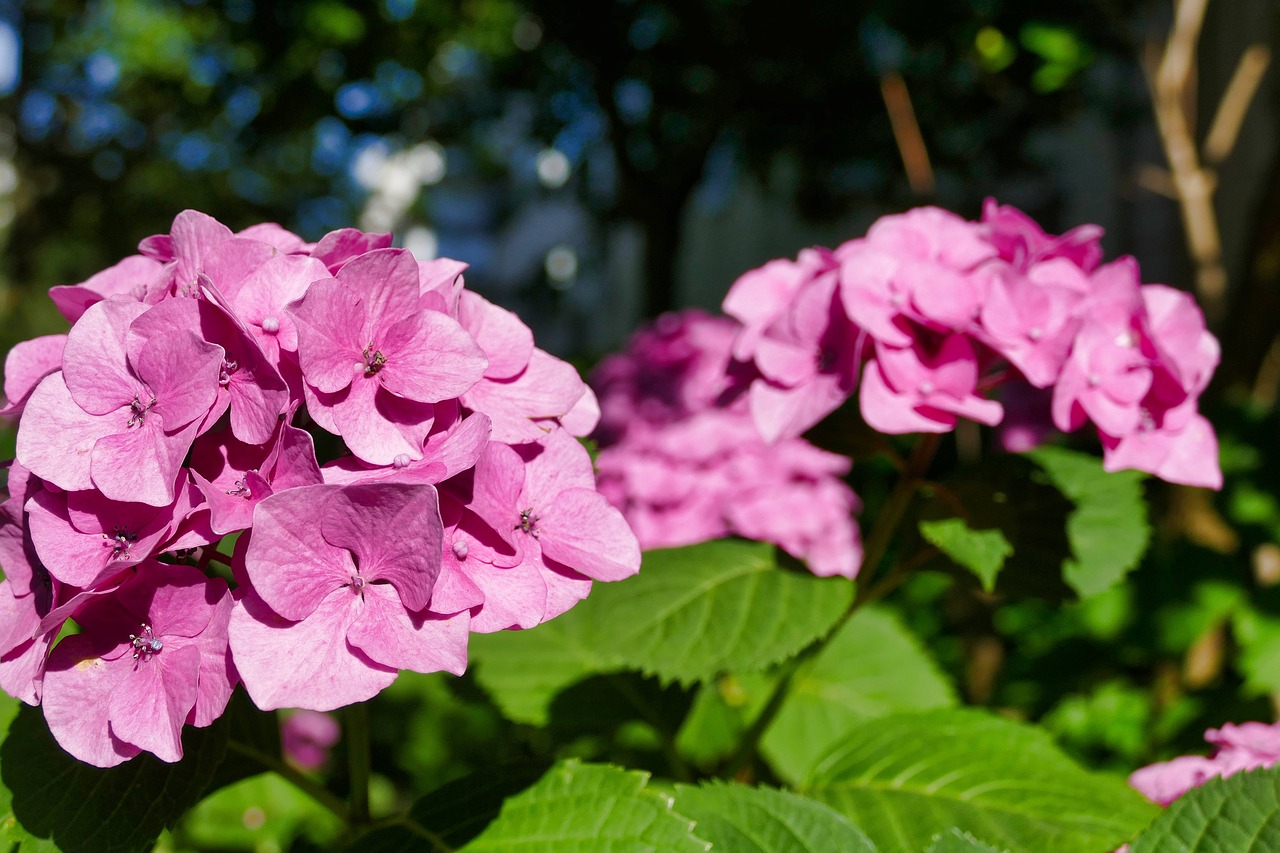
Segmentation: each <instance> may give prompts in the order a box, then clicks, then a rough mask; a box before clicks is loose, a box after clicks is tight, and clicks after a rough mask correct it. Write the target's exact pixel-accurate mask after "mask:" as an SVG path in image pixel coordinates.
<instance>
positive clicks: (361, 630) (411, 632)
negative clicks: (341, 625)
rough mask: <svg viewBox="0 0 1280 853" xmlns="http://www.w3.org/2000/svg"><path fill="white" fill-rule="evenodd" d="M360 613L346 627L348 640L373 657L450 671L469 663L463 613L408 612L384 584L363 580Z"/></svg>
mask: <svg viewBox="0 0 1280 853" xmlns="http://www.w3.org/2000/svg"><path fill="white" fill-rule="evenodd" d="M362 598H363V601H362V604H363V606H362V607H361V609H360V615H359V616H357V617H356V619H355V621H354V622H352V623H351V627H350V628H348V629H347V641H348V642H349V643H351V645H353V646H355V647H356V648H358V649H360V650H361V651H363V652H364V653H365V654H366V655H368V656H369V657H370V658H372V659H373V660H375V661H377V662H378V663H381V664H384V665H386V666H389V667H394V668H395V669H409V670H413V671H414V672H440V671H441V670H443V671H445V672H451V673H453V674H454V675H462V673H463V672H465V671H466V668H467V635H468V625H469V623H470V621H471V617H470V615H468V614H467V613H457V614H454V615H453V616H441V615H439V614H435V613H428V612H426V611H423V612H421V613H410V612H407V611H406V610H405V608H404V605H403V604H402V603H401V601H400V598H399V597H397V596H396V593H395V591H394V590H391V589H388V588H387V586H386V585H385V584H366V585H365V587H364V592H363V596H362Z"/></svg>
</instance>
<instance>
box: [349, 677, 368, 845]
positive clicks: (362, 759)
mask: <svg viewBox="0 0 1280 853" xmlns="http://www.w3.org/2000/svg"><path fill="white" fill-rule="evenodd" d="M346 717H347V732H346V735H347V768H348V772H349V775H350V783H351V809H350V810H351V824H352V825H360V824H367V823H369V773H370V768H371V759H370V755H369V709H368V708H366V707H365V704H364V703H363V702H357V703H356V704H354V705H351V706H348V708H347V714H346Z"/></svg>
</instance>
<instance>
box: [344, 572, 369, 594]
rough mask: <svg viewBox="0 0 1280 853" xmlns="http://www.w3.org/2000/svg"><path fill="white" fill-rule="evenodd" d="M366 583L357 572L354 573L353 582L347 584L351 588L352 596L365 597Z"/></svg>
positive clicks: (352, 574) (352, 575)
mask: <svg viewBox="0 0 1280 853" xmlns="http://www.w3.org/2000/svg"><path fill="white" fill-rule="evenodd" d="M364 583H365V581H364V578H362V577H360V575H358V574H356V573H355V572H352V573H351V581H350V582H349V583H348V584H347V586H349V587H351V594H352V595H363V594H364Z"/></svg>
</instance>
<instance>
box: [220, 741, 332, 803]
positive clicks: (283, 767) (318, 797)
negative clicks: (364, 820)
mask: <svg viewBox="0 0 1280 853" xmlns="http://www.w3.org/2000/svg"><path fill="white" fill-rule="evenodd" d="M227 749H229V750H231V751H232V752H235V753H239V754H240V755H242V756H244V757H245V758H247V759H249V760H250V761H252V762H254V763H255V764H258V765H261V766H262V767H264V768H266V769H267V770H270V771H272V772H274V773H275V774H276V775H278V776H280V778H282V779H284V780H285V781H286V782H288V783H289V784H291V785H293V786H294V787H295V788H297V789H298V790H300V791H302V793H304V794H306V795H307V796H308V797H310V798H311V799H313V800H315V801H316V802H317V803H319V804H320V805H322V806H324V807H325V808H326V809H328V810H329V811H331V812H333V813H334V814H335V815H337V816H338V817H339V818H341V819H342V821H343V823H346V821H347V820H348V812H347V805H346V803H344V802H342V800H340V799H338V798H337V797H336V796H334V795H333V794H332V793H330V792H329V791H328V790H327V789H326V788H324V787H323V786H322V785H321V784H320V783H319V782H317V781H316V780H315V779H312V778H311V777H310V776H308V775H307V774H305V773H303V772H302V771H301V770H298V769H297V768H296V767H292V766H290V765H288V764H286V763H285V762H284V761H283V760H281V759H279V758H276V757H275V756H273V755H268V754H267V753H265V752H262V751H261V750H259V749H257V748H255V747H252V746H250V745H248V744H247V743H241V742H240V741H236V740H233V741H228V742H227Z"/></svg>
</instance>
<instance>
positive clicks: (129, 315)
mask: <svg viewBox="0 0 1280 853" xmlns="http://www.w3.org/2000/svg"><path fill="white" fill-rule="evenodd" d="M147 310H148V309H147V306H146V305H143V304H142V303H141V302H129V301H120V300H114V299H113V300H108V301H106V302H99V303H98V304H97V305H94V306H93V307H92V308H90V309H89V310H88V311H86V312H85V314H84V316H83V317H81V318H80V321H79V322H77V323H76V324H75V326H73V327H72V329H71V331H70V332H68V333H67V344H66V348H65V349H64V350H63V355H62V358H63V363H64V364H65V367H64V369H63V378H64V380H65V381H66V384H67V390H68V391H70V392H71V396H72V397H73V398H75V401H76V403H78V404H79V405H80V407H81V408H82V409H84V410H85V411H86V412H89V413H90V414H94V415H105V414H107V413H108V412H113V411H115V410H116V409H118V408H120V407H121V406H127V405H129V402H130V401H131V400H132V399H133V396H134V395H135V394H137V393H138V392H139V391H140V390H141V388H142V383H141V382H139V381H138V379H137V378H136V377H135V376H133V375H132V374H131V373H130V372H129V358H128V348H127V340H128V333H129V324H130V323H132V322H133V321H134V319H136V318H137V317H139V316H140V315H142V314H144V313H145V312H146V311H147Z"/></svg>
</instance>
